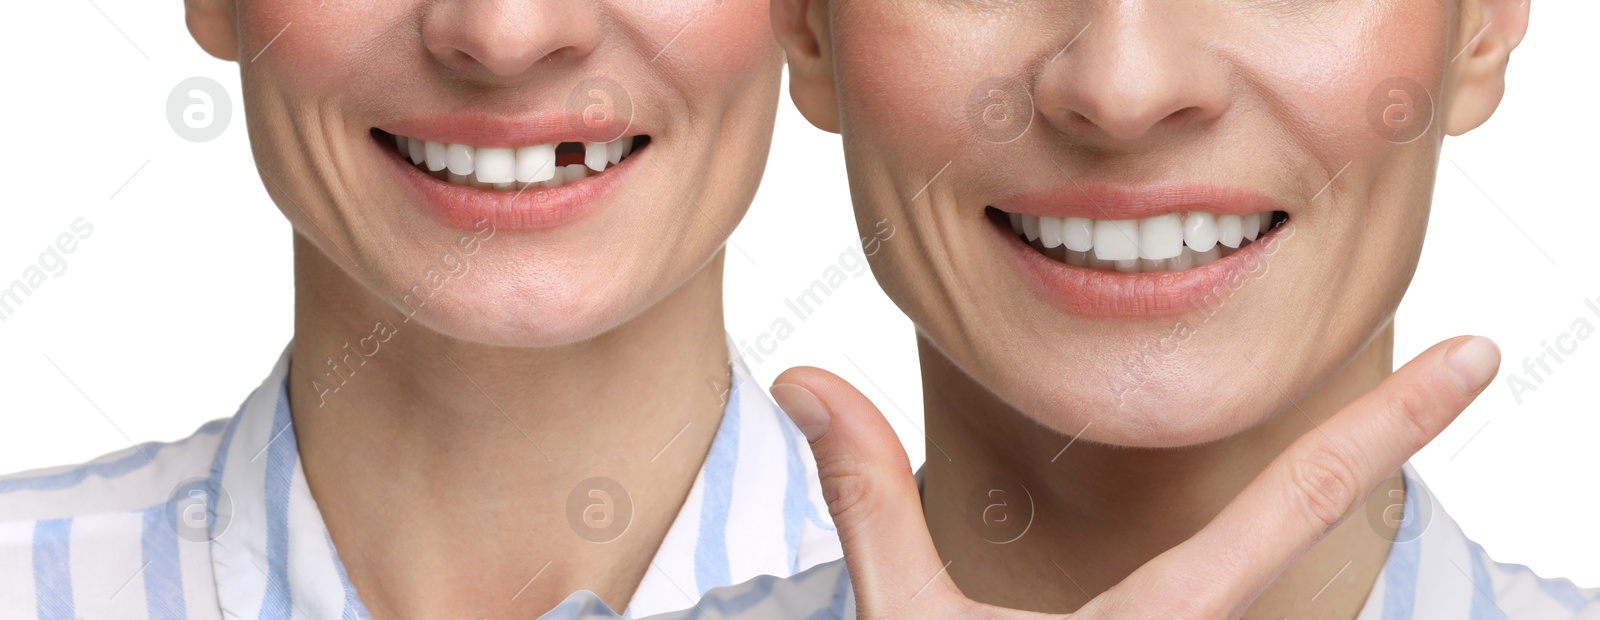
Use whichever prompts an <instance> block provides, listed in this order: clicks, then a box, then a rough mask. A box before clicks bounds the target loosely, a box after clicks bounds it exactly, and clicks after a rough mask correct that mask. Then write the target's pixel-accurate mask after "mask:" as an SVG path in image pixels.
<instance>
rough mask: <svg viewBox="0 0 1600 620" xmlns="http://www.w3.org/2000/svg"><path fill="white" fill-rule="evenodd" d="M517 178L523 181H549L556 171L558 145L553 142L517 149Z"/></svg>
mask: <svg viewBox="0 0 1600 620" xmlns="http://www.w3.org/2000/svg"><path fill="white" fill-rule="evenodd" d="M516 168H517V169H516V178H517V181H518V182H521V183H537V182H539V181H548V180H550V177H552V176H555V173H556V147H555V145H553V144H541V145H539V146H524V147H522V148H519V149H517V166H516Z"/></svg>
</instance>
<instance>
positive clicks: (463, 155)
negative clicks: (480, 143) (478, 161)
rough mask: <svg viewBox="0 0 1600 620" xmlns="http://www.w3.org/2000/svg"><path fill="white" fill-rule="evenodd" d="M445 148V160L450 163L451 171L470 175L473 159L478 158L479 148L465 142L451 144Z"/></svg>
mask: <svg viewBox="0 0 1600 620" xmlns="http://www.w3.org/2000/svg"><path fill="white" fill-rule="evenodd" d="M444 148H445V161H446V162H448V163H449V166H448V167H449V168H450V173H451V174H459V175H461V176H469V175H471V174H472V170H473V159H475V158H477V155H478V149H475V148H472V147H470V146H467V145H465V144H451V145H447V146H445V147H444Z"/></svg>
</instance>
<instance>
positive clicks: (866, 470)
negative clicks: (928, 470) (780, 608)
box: [772, 367, 966, 618]
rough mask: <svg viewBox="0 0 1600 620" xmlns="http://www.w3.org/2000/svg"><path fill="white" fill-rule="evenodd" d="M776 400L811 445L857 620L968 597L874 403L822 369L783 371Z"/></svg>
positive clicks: (907, 465)
mask: <svg viewBox="0 0 1600 620" xmlns="http://www.w3.org/2000/svg"><path fill="white" fill-rule="evenodd" d="M772 398H773V400H775V401H777V403H778V406H779V407H782V408H783V410H784V412H785V413H787V414H789V418H790V419H792V420H794V423H795V426H798V427H800V431H801V432H802V433H804V434H805V436H806V440H807V441H809V442H810V443H811V452H812V454H813V455H815V456H816V461H817V473H818V476H819V477H820V478H821V480H822V496H823V498H825V499H826V500H827V501H828V511H829V512H830V513H832V515H833V523H834V526H835V527H837V528H838V531H839V542H840V543H841V544H842V545H843V546H844V556H845V562H846V564H847V565H848V566H849V570H850V580H851V582H852V585H853V586H854V588H855V593H856V613H857V617H862V618H878V617H885V616H894V617H903V616H907V615H915V614H910V613H909V612H912V610H916V609H929V608H930V607H931V606H934V605H943V606H945V607H948V606H950V605H952V604H958V603H959V602H961V601H965V600H966V599H965V597H960V596H952V595H953V594H955V593H956V592H957V590H956V589H955V585H954V583H953V582H951V580H950V577H949V575H948V573H946V572H945V570H944V568H945V564H944V562H943V561H941V560H940V559H939V553H938V551H937V550H935V549H934V546H933V538H932V537H931V536H929V535H928V524H927V522H926V521H924V520H923V517H922V497H921V494H920V493H919V492H918V490H917V483H916V480H915V478H913V477H912V475H911V464H910V461H909V460H908V459H907V458H906V452H905V450H904V449H903V448H901V447H900V439H899V438H898V437H897V436H895V434H894V429H892V428H890V427H889V423H888V421H887V420H884V418H883V414H882V413H879V412H878V408H877V407H875V406H873V404H872V401H870V400H867V397H865V396H862V395H861V392H859V391H856V389H855V388H854V387H852V386H851V385H850V383H849V382H847V381H845V380H844V379H840V378H839V377H837V376H834V375H833V374H832V373H829V372H828V371H825V370H821V369H818V368H808V367H798V368H791V369H789V370H787V371H785V372H784V373H783V374H781V375H778V378H777V380H776V381H774V382H773V385H772Z"/></svg>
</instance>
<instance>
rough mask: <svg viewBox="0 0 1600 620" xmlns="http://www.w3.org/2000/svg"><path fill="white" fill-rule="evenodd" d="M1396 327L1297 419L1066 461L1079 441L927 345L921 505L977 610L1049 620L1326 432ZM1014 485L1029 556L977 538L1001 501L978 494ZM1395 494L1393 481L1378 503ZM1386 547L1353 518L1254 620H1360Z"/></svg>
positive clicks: (1380, 370)
mask: <svg viewBox="0 0 1600 620" xmlns="http://www.w3.org/2000/svg"><path fill="white" fill-rule="evenodd" d="M1393 329H1394V328H1393V325H1392V324H1391V325H1390V326H1389V327H1387V328H1385V329H1384V330H1383V331H1382V332H1381V333H1380V334H1379V335H1378V337H1377V338H1375V339H1374V340H1373V341H1372V342H1371V343H1369V344H1368V345H1367V346H1366V347H1365V348H1364V349H1363V350H1362V351H1361V352H1359V353H1358V354H1357V355H1356V356H1355V358H1354V359H1353V360H1352V361H1351V362H1350V363H1349V364H1347V365H1346V366H1345V367H1344V368H1343V369H1342V370H1340V371H1339V373H1338V374H1337V375H1336V376H1334V377H1333V378H1331V379H1330V380H1329V381H1327V382H1326V383H1324V384H1322V385H1321V386H1320V387H1319V388H1317V389H1316V391H1314V392H1313V393H1312V394H1310V395H1308V396H1306V397H1304V398H1301V399H1299V400H1298V406H1297V407H1288V408H1286V409H1285V410H1283V411H1280V412H1278V413H1277V414H1274V415H1273V416H1271V417H1270V418H1268V419H1267V420H1265V421H1264V422H1262V423H1261V424H1259V425H1257V426H1255V427H1253V428H1251V429H1250V430H1248V431H1245V432H1243V433H1240V434H1238V435H1235V436H1232V437H1229V438H1226V439H1223V440H1220V441H1216V442H1212V443H1208V444H1205V445H1201V446H1192V447H1186V448H1179V449H1165V450H1151V449H1132V448H1123V447H1114V446H1106V445H1099V444H1094V443H1092V442H1087V441H1075V442H1072V443H1071V444H1070V449H1068V450H1064V451H1063V450H1062V446H1066V445H1068V442H1069V441H1070V440H1071V439H1072V437H1071V435H1063V434H1060V433H1054V432H1048V431H1044V429H1042V428H1041V427H1040V426H1039V425H1038V424H1037V423H1035V422H1034V421H1032V420H1031V419H1028V418H1027V417H1025V416H1024V415H1023V414H1021V413H1020V412H1018V411H1016V410H1015V409H1012V408H1011V407H1010V406H1009V405H1006V404H1005V403H1003V402H1001V401H999V400H998V399H997V398H995V397H994V396H993V395H992V394H991V393H990V392H989V391H988V390H986V389H985V388H983V386H981V385H978V384H977V383H976V382H975V381H973V379H972V378H971V377H969V376H967V375H966V374H965V373H964V372H962V371H961V370H960V369H959V368H957V367H955V366H954V365H953V364H952V363H951V362H950V361H949V360H948V359H947V358H945V357H944V356H943V354H942V353H940V352H939V351H938V350H937V349H936V348H935V347H933V346H932V345H931V344H930V343H928V342H927V341H925V340H923V341H921V342H919V348H920V353H921V358H922V373H923V386H924V392H925V395H924V402H926V403H927V405H926V415H927V433H928V439H929V442H930V444H929V447H928V460H927V464H926V466H925V467H924V469H923V476H924V492H923V504H924V510H925V512H926V513H927V518H928V526H929V528H930V530H931V532H932V534H933V538H934V541H935V544H936V545H937V547H938V549H939V553H940V555H941V556H942V557H943V558H944V559H945V560H947V561H950V562H951V564H950V566H949V572H950V575H951V577H952V578H953V579H955V581H956V583H957V584H958V585H959V586H960V587H961V589H962V591H963V592H965V593H966V594H967V595H968V596H969V597H972V598H973V599H975V600H978V601H982V602H987V603H992V604H996V605H1001V606H1005V607H1012V608H1019V609H1030V610H1035V611H1041V612H1050V613H1065V612H1070V611H1073V610H1076V609H1078V608H1079V607H1081V606H1082V605H1083V604H1084V603H1087V602H1088V600H1089V599H1090V598H1092V597H1093V596H1095V595H1098V594H1099V593H1101V592H1103V591H1105V590H1107V589H1109V588H1111V587H1112V586H1114V585H1116V584H1117V583H1118V582H1120V581H1121V580H1122V579H1124V578H1126V577H1127V576H1128V575H1129V574H1131V573H1132V572H1133V571H1134V570H1135V569H1137V568H1138V567H1140V566H1142V565H1143V564H1145V563H1146V562H1148V561H1149V560H1151V559H1152V558H1154V557H1155V556H1156V555H1159V554H1160V553H1162V552H1164V551H1166V550H1167V549H1170V548H1172V547H1173V546H1176V545H1177V544H1179V543H1181V542H1183V541H1185V540H1187V539H1188V538H1190V537H1191V536H1193V535H1194V534H1195V533H1196V532H1198V531H1200V529H1201V528H1203V527H1205V525H1206V524H1207V523H1209V522H1210V521H1211V519H1212V518H1214V517H1215V516H1216V515H1217V514H1218V513H1219V512H1221V510H1222V508H1223V507H1224V506H1225V505H1227V503H1228V502H1229V501H1231V500H1232V499H1233V497H1234V496H1235V495H1237V494H1238V493H1239V491H1241V490H1243V488H1244V487H1245V486H1246V485H1247V484H1249V483H1250V481H1251V480H1252V479H1254V478H1255V476H1256V475H1257V474H1258V473H1260V472H1261V471H1262V470H1263V469H1264V468H1265V467H1266V466H1267V464H1268V463H1269V462H1270V461H1271V460H1272V459H1273V458H1275V457H1276V456H1277V455H1278V454H1279V453H1281V452H1282V451H1283V450H1284V449H1285V448H1287V447H1288V446H1289V444H1290V443H1291V442H1293V441H1294V440H1295V439H1297V438H1298V437H1300V436H1301V435H1302V434H1304V433H1306V432H1309V431H1311V429H1312V426H1311V424H1310V423H1309V422H1308V421H1307V419H1308V418H1309V419H1310V420H1312V421H1315V422H1316V423H1318V424H1320V423H1321V422H1322V421H1323V420H1326V419H1328V418H1329V417H1331V416H1332V415H1334V414H1335V413H1336V412H1338V411H1339V410H1340V409H1342V408H1343V407H1344V406H1345V405H1347V404H1349V403H1350V402H1352V401H1354V400H1355V399H1356V398H1357V397H1358V396H1360V395H1361V394H1363V393H1365V392H1367V391H1368V390H1370V389H1372V388H1373V387H1374V386H1376V385H1377V383H1378V382H1379V381H1381V380H1382V379H1383V378H1384V377H1386V376H1388V375H1389V374H1390V372H1391V371H1392V369H1393V351H1392V349H1393V338H1394V331H1393ZM1302 413H1303V415H1302ZM934 444H937V445H934ZM1058 453H1059V455H1058ZM946 455H948V456H949V458H948V459H947V458H946ZM1052 456H1054V457H1055V458H1054V460H1052ZM995 480H1009V481H1010V482H1005V483H999V484H996V483H995V482H994V481H995ZM1006 484H1013V485H1020V486H1021V487H1022V488H1025V489H1026V492H1025V493H1023V492H1021V489H1016V488H1013V489H1012V491H1011V493H1013V494H1016V495H1018V496H1020V497H1022V498H1027V497H1031V501H1032V504H1033V510H1032V515H1033V517H1032V521H1031V526H1029V527H1028V528H1027V530H1026V534H1025V536H1026V538H1025V539H1021V540H1018V541H1016V542H1023V541H1024V540H1025V541H1026V542H1025V543H1023V544H996V543H995V540H996V539H999V540H1004V539H1006V538H1010V536H1011V535H1012V534H1015V533H1017V532H1015V531H1010V530H1006V531H1003V532H997V531H995V530H992V529H989V530H985V529H984V528H983V527H982V526H981V524H982V523H983V521H982V520H981V519H982V517H981V512H982V510H983V508H984V506H986V505H989V504H996V503H999V501H998V500H996V501H985V500H986V498H985V497H983V496H982V495H981V494H980V495H979V496H976V499H974V493H973V490H974V489H978V488H980V487H981V488H982V489H989V488H991V487H1003V486H1005V485H1006ZM1398 487H1399V481H1398V479H1391V480H1390V481H1388V482H1386V483H1385V487H1380V491H1385V492H1386V491H1387V489H1390V488H1398ZM1385 492H1380V493H1378V494H1375V497H1382V498H1383V502H1382V503H1384V504H1385V505H1387V504H1388V503H1391V502H1392V500H1389V499H1387V497H1385V495H1386V493H1385ZM1001 497H1002V498H1003V497H1004V496H1001ZM1026 501H1027V500H1026V499H1021V500H1017V499H1012V500H1010V501H1008V502H1007V503H1008V504H1009V505H1011V506H1018V505H1023V506H1025V505H1026ZM1374 501H1376V500H1374ZM974 510H976V511H978V513H974V512H973V511H974ZM1018 512H1019V513H1023V514H1020V515H1018V518H1026V516H1027V515H1026V513H1024V511H1023V510H1018ZM974 514H978V516H974ZM1391 540H1392V539H1391V538H1390V537H1387V536H1385V535H1375V534H1374V529H1373V528H1372V527H1371V526H1370V525H1369V523H1368V520H1367V519H1365V518H1363V517H1361V516H1359V515H1358V516H1357V517H1355V518H1351V519H1347V520H1345V522H1344V523H1342V524H1340V525H1339V526H1338V527H1337V528H1336V529H1335V530H1334V531H1333V532H1332V533H1331V534H1329V535H1328V536H1327V537H1326V538H1324V539H1323V540H1322V541H1321V542H1319V543H1318V544H1317V545H1316V546H1315V547H1313V548H1312V549H1311V550H1310V551H1308V552H1307V553H1306V554H1305V555H1304V556H1302V557H1301V558H1300V559H1299V560H1298V561H1296V562H1295V563H1294V564H1293V565H1291V566H1290V567H1289V568H1288V569H1287V570H1286V571H1284V573H1283V574H1282V575H1281V576H1280V577H1279V578H1278V579H1277V580H1276V581H1275V582H1273V584H1272V585H1271V586H1270V587H1269V588H1268V589H1267V590H1266V591H1265V592H1263V593H1262V595H1261V596H1260V597H1259V598H1258V599H1257V600H1256V602H1255V604H1254V605H1253V606H1252V607H1251V608H1250V609H1249V611H1248V612H1247V613H1246V616H1245V617H1248V618H1283V617H1293V618H1346V619H1347V618H1352V617H1354V616H1355V615H1356V613H1357V612H1358V611H1359V610H1360V608H1361V605H1362V604H1363V602H1364V601H1365V600H1366V597H1367V594H1368V592H1369V591H1370V590H1371V588H1372V585H1373V583H1374V581H1375V580H1376V578H1377V575H1378V572H1379V570H1380V569H1381V568H1382V566H1383V561H1384V558H1385V557H1386V555H1387V553H1388V549H1389V545H1390V541H1391ZM1336 575H1337V577H1336Z"/></svg>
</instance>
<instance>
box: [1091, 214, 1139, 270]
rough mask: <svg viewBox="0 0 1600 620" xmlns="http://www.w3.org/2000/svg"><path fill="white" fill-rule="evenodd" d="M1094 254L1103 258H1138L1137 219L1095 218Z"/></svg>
mask: <svg viewBox="0 0 1600 620" xmlns="http://www.w3.org/2000/svg"><path fill="white" fill-rule="evenodd" d="M1094 255H1095V256H1097V257H1099V258H1103V259H1105V260H1133V259H1135V258H1139V220H1095V222H1094Z"/></svg>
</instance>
